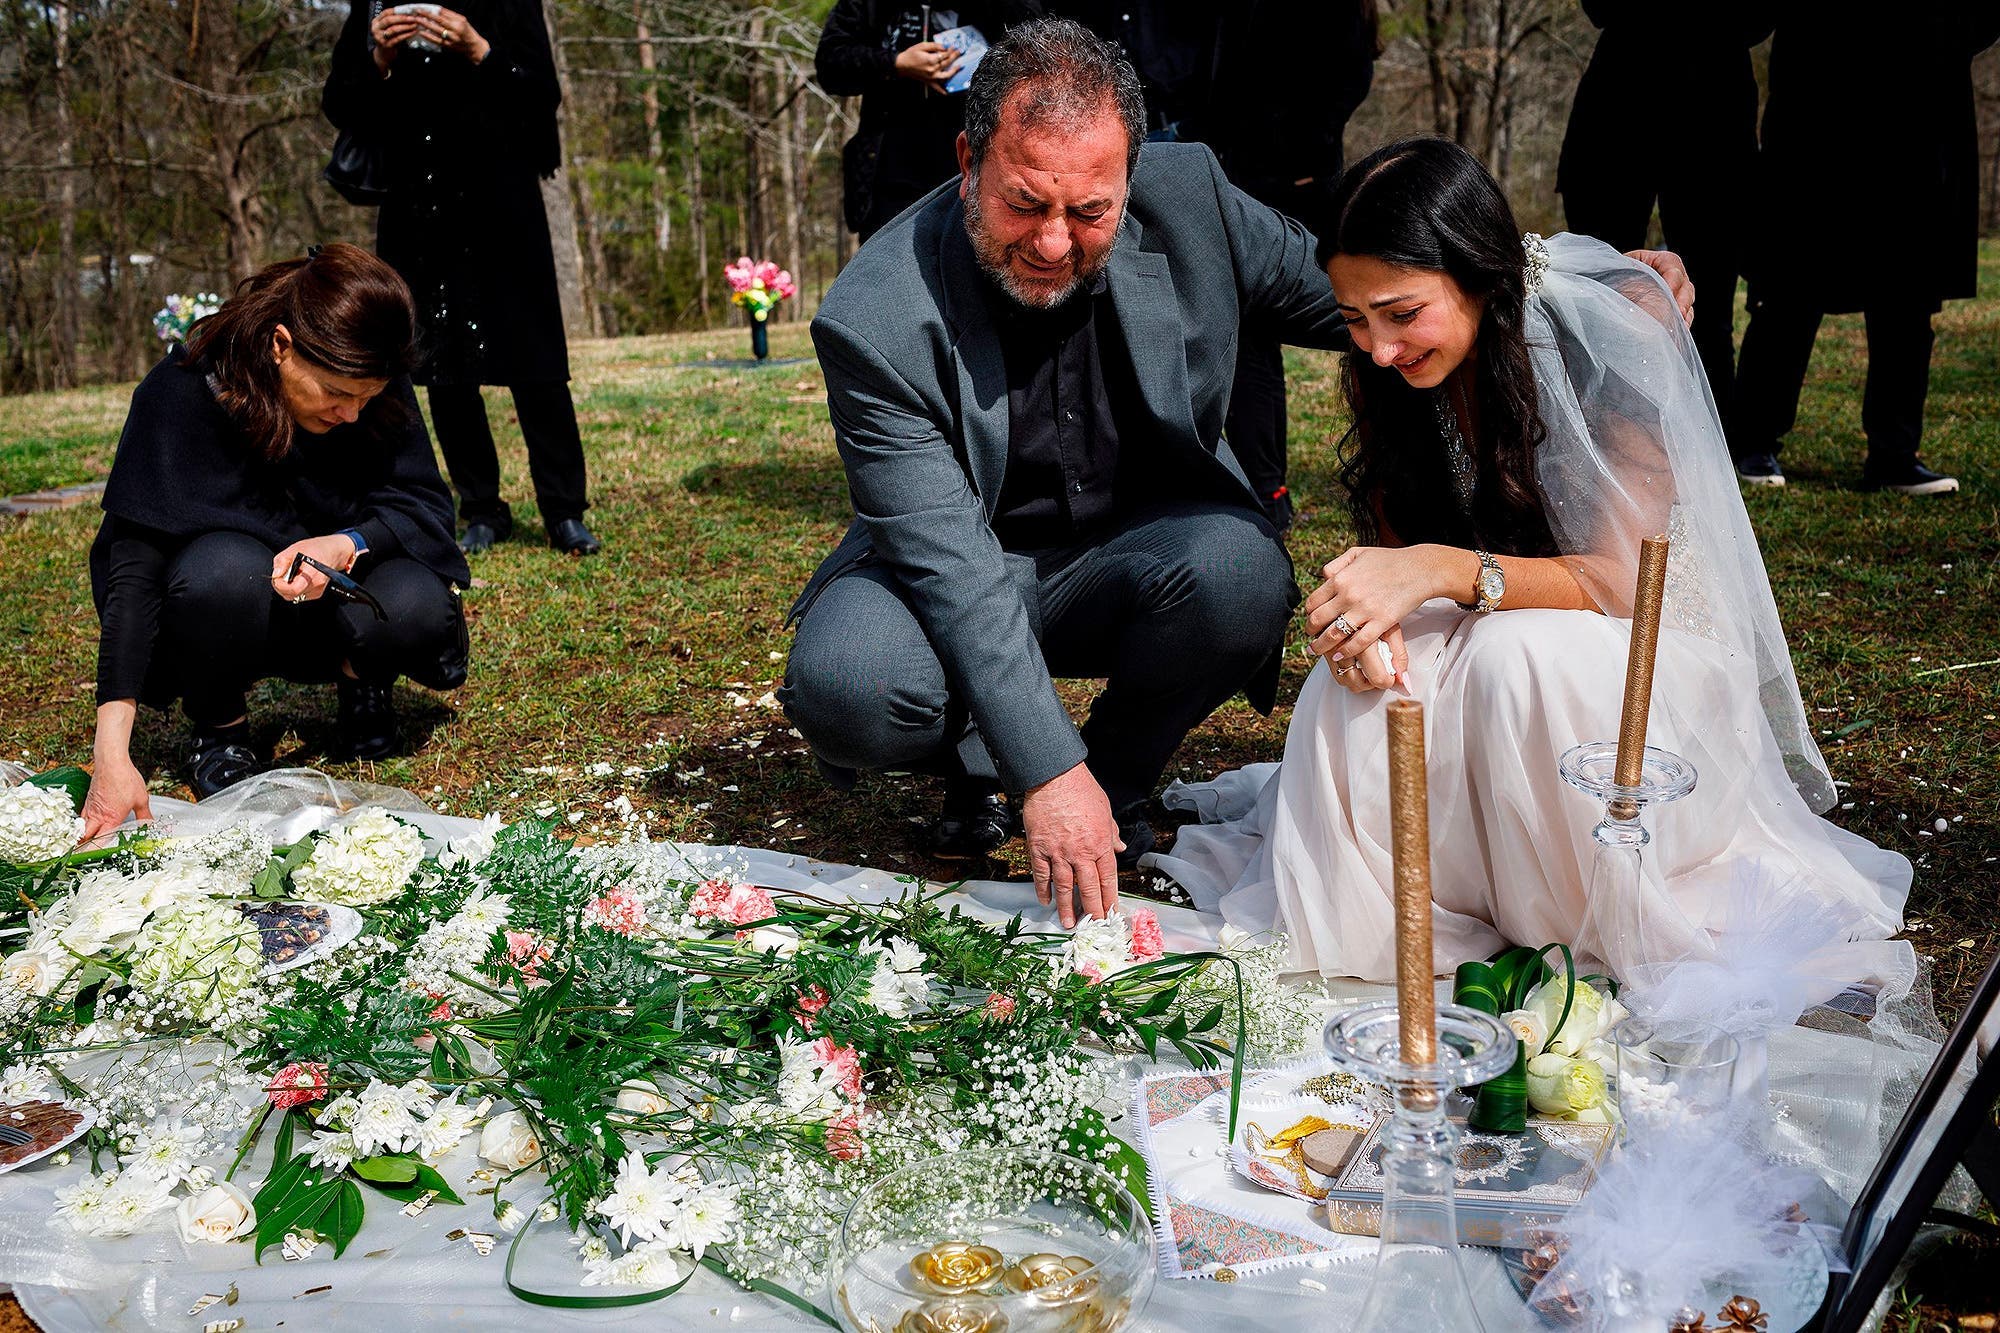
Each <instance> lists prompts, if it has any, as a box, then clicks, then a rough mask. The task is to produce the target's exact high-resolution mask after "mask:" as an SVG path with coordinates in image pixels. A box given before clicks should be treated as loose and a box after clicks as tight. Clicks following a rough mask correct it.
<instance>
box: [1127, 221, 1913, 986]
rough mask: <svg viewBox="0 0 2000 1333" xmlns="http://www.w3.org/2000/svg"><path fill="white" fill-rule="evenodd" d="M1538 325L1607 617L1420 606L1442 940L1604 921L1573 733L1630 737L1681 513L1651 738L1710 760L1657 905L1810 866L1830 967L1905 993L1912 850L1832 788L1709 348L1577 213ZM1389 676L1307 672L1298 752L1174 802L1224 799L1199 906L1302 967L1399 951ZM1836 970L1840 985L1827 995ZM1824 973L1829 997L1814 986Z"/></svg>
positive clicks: (1472, 943) (1699, 907) (1188, 851)
mask: <svg viewBox="0 0 2000 1333" xmlns="http://www.w3.org/2000/svg"><path fill="white" fill-rule="evenodd" d="M1547 245H1548V248H1549V253H1550V258H1551V263H1550V265H1549V268H1548V271H1547V273H1546V275H1545V277H1544V280H1543V285H1542V289H1541V292H1540V293H1539V295H1538V296H1535V297H1531V298H1530V301H1529V319H1528V324H1529V330H1530V340H1531V343H1532V344H1533V346H1534V359H1535V367H1536V375H1537V384H1538V387H1539V389H1540V391H1541V396H1542V411H1543V414H1544V417H1545V419H1546V420H1547V422H1548V424H1549V431H1550V433H1549V438H1548V441H1547V443H1546V444H1545V445H1544V446H1543V447H1542V450H1541V451H1540V453H1539V454H1538V467H1539V475H1538V482H1539V485H1540V488H1541V490H1542V493H1543V498H1544V500H1545V503H1546V506H1547V511H1548V513H1549V516H1550V520H1551V524H1552V526H1553V527H1554V529H1555V532H1556V536H1557V539H1558V541H1559V543H1560V544H1561V547H1562V550H1563V551H1564V553H1565V558H1566V559H1567V560H1568V561H1569V563H1570V565H1571V568H1572V569H1573V570H1575V572H1576V573H1577V576H1578V577H1579V579H1580V580H1581V581H1582V582H1583V583H1584V585H1585V587H1586V588H1587V589H1588V590H1589V591H1590V592H1591V594H1592V596H1593V597H1594V598H1595V599H1596V600H1597V602H1598V603H1599V605H1601V606H1603V607H1605V608H1606V610H1607V611H1608V612H1610V613H1611V614H1598V613H1595V612H1583V611H1552V610H1538V609H1520V610H1504V609H1503V610H1501V611H1497V612H1494V613H1491V614H1485V615H1480V614H1475V613H1473V612H1469V611H1466V610H1463V609H1462V608H1460V607H1458V606H1457V605H1456V604H1454V603H1452V602H1449V601H1437V602H1431V603H1428V604H1426V605H1425V606H1423V607H1421V608H1420V609H1419V610H1418V611H1417V612H1416V613H1415V614H1414V615H1412V616H1411V618H1410V619H1409V620H1408V621H1406V622H1405V625H1404V631H1405V642H1406V645H1407V647H1408V649H1409V656H1410V680H1411V684H1412V688H1413V690H1414V692H1415V694H1416V696H1417V697H1418V698H1419V699H1421V700H1423V702H1424V705H1425V717H1424V725H1425V739H1426V746H1427V752H1428V757H1429V776H1430V813H1431V830H1432V843H1433V849H1432V866H1431V874H1432V883H1433V890H1434V896H1435V899H1436V904H1437V908H1436V914H1435V922H1434V925H1435V938H1436V945H1437V965H1438V968H1439V971H1440V972H1448V971H1450V969H1452V968H1453V967H1455V966H1456V965H1457V964H1459V963H1461V962H1464V961H1467V960H1469V959H1476V958H1483V957H1486V956H1488V955H1490V954H1492V953H1493V952H1494V951H1495V950H1497V949H1499V948H1501V947H1504V946H1505V945H1507V944H1532V945H1540V944H1545V943H1548V942H1550V941H1557V940H1560V941H1563V942H1566V943H1572V944H1582V945H1585V946H1586V947H1587V945H1588V941H1585V940H1583V939H1582V936H1583V934H1584V933H1585V924H1586V922H1585V912H1584V904H1585V898H1586V890H1587V888H1588V885H1589V880H1590V874H1591V867H1592V863H1593V856H1594V852H1595V850H1596V849H1595V844H1594V843H1593V841H1592V839H1591V836H1590V830H1591V829H1592V828H1593V827H1594V826H1595V825H1596V823H1597V822H1598V820H1599V819H1600V818H1601V817H1602V815H1603V810H1602V807H1601V806H1600V805H1598V804H1597V803H1595V802H1594V801H1593V800H1592V799H1591V798H1589V797H1587V796H1585V795H1583V794H1582V793H1580V792H1577V791H1574V790H1572V789H1571V788H1569V787H1568V786H1567V785H1565V784H1564V783H1563V781H1562V780H1561V778H1560V777H1559V775H1558V773H1557V761H1558V760H1559V759H1560V757H1561V756H1562V754H1563V752H1564V751H1565V750H1567V749H1569V748H1570V747H1571V746H1573V745H1576V744H1579V743H1581V742H1584V741H1600V740H1610V739H1614V738H1615V737H1616V736H1617V735H1618V723H1619V710H1620V705H1621V696H1622V689H1623V682H1624V673H1625V658H1626V653H1627V647H1628V644H1629V641H1630V632H1631V630H1630V621H1629V620H1628V619H1622V618H1620V617H1621V616H1623V615H1627V614H1629V607H1630V602H1631V597H1632V588H1633V585H1634V583H1635V581H1636V571H1637V550H1638V544H1639V540H1640V538H1641V537H1643V536H1645V535H1647V534H1649V533H1656V532H1668V533H1669V535H1670V536H1671V538H1672V539H1673V554H1672V557H1671V558H1670V561H1669V575H1668V598H1667V616H1666V620H1667V623H1666V626H1665V627H1664V628H1663V630H1662V633H1661V638H1660V649H1659V659H1658V669H1657V673H1656V676H1655V681H1654V693H1653V700H1652V708H1651V712H1650V715H1649V724H1648V735H1647V739H1648V741H1649V742H1650V743H1651V744H1654V745H1658V746H1663V747H1665V748H1666V749H1669V750H1672V751H1673V752H1675V753H1677V754H1679V755H1681V756H1682V757H1683V758H1685V759H1687V760H1689V761H1691V762H1692V763H1693V764H1694V766H1695V768H1696V769H1697V771H1698V772H1699V774H1700V780H1699V784H1698V786H1697V787H1696V790H1695V791H1694V793H1693V794H1692V795H1690V796H1688V797H1687V798H1686V799H1684V800H1682V801H1680V802H1678V803H1676V804H1672V805H1665V806H1661V807H1658V808H1656V809H1654V810H1653V811H1650V812H1649V813H1648V815H1647V822H1648V825H1649V827H1650V828H1651V829H1652V830H1653V833H1654V838H1653V842H1652V845H1651V846H1650V847H1648V848H1647V851H1646V856H1645V859H1644V870H1643V882H1642V884H1641V886H1640V895H1641V903H1640V908H1641V910H1642V911H1643V913H1644V917H1645V930H1646V938H1647V939H1648V940H1649V941H1651V944H1650V945H1649V947H1650V948H1652V949H1655V950H1657V953H1658V957H1659V959H1660V960H1661V961H1667V960H1670V959H1682V958H1690V957H1700V956H1702V955H1703V953H1704V951H1705V950H1706V949H1707V948H1708V947H1709V942H1710V941H1712V940H1713V939H1714V938H1715V936H1716V935H1717V934H1719V933H1720V932H1721V931H1723V930H1724V929H1725V928H1726V927H1727V925H1728V917H1729V911H1730V907H1729V904H1730V903H1731V901H1732V893H1731V885H1732V883H1733V882H1734V881H1735V880H1737V879H1739V878H1740V877H1741V876H1742V875H1743V874H1744V873H1745V872H1746V869H1748V868H1752V867H1755V868H1756V870H1757V873H1759V874H1760V875H1762V876H1764V877H1765V878H1767V879H1769V880H1770V881H1771V882H1774V883H1787V882H1792V881H1797V882H1799V883H1802V884H1804V885H1806V886H1809V888H1808V891H1809V892H1811V893H1812V894H1814V895H1816V896H1817V898H1818V899H1819V901H1820V902H1821V903H1823V904H1824V906H1825V909H1826V911H1827V912H1828V913H1831V914H1833V915H1834V917H1835V919H1836V920H1838V921H1840V922H1842V923H1843V931H1842V933H1843V934H1844V935H1845V936H1846V937H1847V939H1848V941H1849V943H1848V944H1847V945H1845V946H1844V947H1842V948H1841V949H1839V950H1837V951H1836V954H1837V956H1836V957H1834V958H1832V959H1831V960H1823V961H1824V965H1825V967H1826V968H1827V971H1828V973H1829V976H1830V980H1831V981H1832V982H1834V983H1838V984H1833V985H1832V990H1838V989H1840V986H1841V985H1842V984H1846V983H1848V982H1853V981H1861V980H1868V981H1872V982H1873V983H1874V984H1875V985H1876V986H1877V987H1878V989H1880V990H1881V991H1883V992H1884V993H1889V994H1900V993H1901V992H1902V991H1903V990H1904V989H1906V988H1907V986H1908V984H1909V980H1910V978H1911V977H1913V976H1914V970H1915V960H1914V955H1913V951H1912V950H1911V948H1910V946H1909V945H1908V944H1906V943H1897V942H1891V941H1888V940H1887V938H1886V937H1887V936H1889V935H1892V934H1894V933H1895V932H1896V931H1897V930H1899V929H1900V928H1901V924H1902V910H1903V903H1904V900H1905V899H1906V898H1907V896H1908V893H1909V887H1910V878H1911V871H1910V865H1909V862H1908V861H1907V860H1905V859H1904V858H1903V857H1902V856H1900V855H1897V854H1896V853H1893V852H1888V851H1884V850H1882V849H1880V848H1877V847H1875V846H1874V845H1873V844H1871V843H1868V842H1866V841H1865V840H1863V839H1861V838H1858V837H1855V836H1854V835H1852V834H1849V833H1846V832H1844V831H1842V830H1840V829H1838V828H1836V827H1834V826H1833V825H1831V824H1828V823H1826V822H1825V821H1824V820H1821V819H1820V818H1818V816H1817V815H1816V814H1815V811H1816V810H1819V809H1824V808H1825V807H1826V805H1827V804H1828V803H1829V802H1830V801H1831V798H1832V795H1833V792H1834V788H1833V783H1832V779H1831V778H1830V777H1829V776H1828V775H1827V772H1826V768H1825V765H1824V762H1823V760H1822V759H1821V758H1820V755H1819V752H1818V750H1817V748H1816V747H1815V746H1814V745H1813V743H1812V739H1811V737H1810V735H1809V734H1808V733H1807V730H1806V723H1805V713H1804V708H1803V705H1802V704H1801V702H1800V699H1799V693H1798V685H1797V682H1796V680H1795V678H1794V677H1793V674H1792V669H1791V662H1790V658H1789V656H1788V655H1787V652H1786V649H1785V646H1784V636H1783V631H1782V629H1781V627H1780V626H1779V623H1778V617H1777V610H1776V606H1775V604H1774V603H1773V601H1772V597H1771V591H1770V586H1769V583H1768V581H1767V579H1766V577H1765V574H1764V567H1763V560H1762V557H1761V555H1760V554H1759V552H1758V549H1757V544H1756V539H1755V537H1754V536H1753V534H1752V533H1751V530H1750V524H1749V519H1748V517H1747V515H1746V514H1745V512H1744V508H1743V502H1742V498H1741V496H1740V494H1739V493H1738V490H1737V487H1736V482H1735V475H1734V470H1733V469H1732V468H1731V466H1730V464H1729V459H1728V454H1727V451H1726V450H1725V448H1724V446H1723V441H1722V434H1721V429H1720V426H1719V425H1718V424H1717V420H1716V416H1715V409H1714V404H1713V402H1712V401H1711V400H1710V398H1709V396H1708V389H1707V385H1706V381H1705V379H1704V378H1703V376H1702V374H1701V368H1700V363H1699V361H1698V359H1697V358H1696V357H1695V355H1694V350H1693V347H1692V345H1691V344H1690V343H1689V341H1688V339H1687V335H1686V331H1685V330H1684V329H1683V328H1682V326H1681V324H1680V321H1679V318H1678V315H1677V312H1676V311H1675V308H1674V305H1673V302H1672V300H1671V299H1670V297H1669V296H1668V295H1667V293H1666V290H1665V288H1664V287H1663V286H1662V285H1661V283H1660V281H1659V279H1658V278H1657V276H1655V275H1654V274H1653V272H1652V271H1651V270H1650V269H1647V268H1645V267H1643V266H1641V265H1638V264H1635V263H1633V262H1631V261H1629V260H1626V259H1624V258H1623V257H1621V256H1619V255H1617V254H1615V253H1614V252H1613V251H1612V250H1611V249H1610V248H1609V247H1607V246H1604V245H1602V244H1601V243H1599V242H1596V241H1592V240H1589V239H1588V238H1584V237H1576V236H1567V235H1564V236H1556V237H1553V238H1551V239H1550V240H1549V241H1548V242H1547ZM1388 698H1389V696H1388V695H1385V694H1382V693H1366V694H1360V695H1355V694H1350V693H1349V692H1348V691H1347V690H1345V689H1342V688H1340V687H1338V686H1337V685H1335V684H1334V683H1333V681H1332V679H1331V677H1330V676H1329V674H1328V671H1327V668H1326V666H1325V664H1324V663H1322V664H1320V665H1318V666H1316V667H1315V668H1314V669H1313V671H1312V673H1311V675H1310V676H1308V678H1307V680H1306V684H1305V688H1304V690H1303V691H1302V693H1301V694H1300V697H1299V701H1298V704H1297V707H1296V709H1295V711H1294V713H1293V716H1292V723H1291V730H1290V734H1289V735H1288V737H1287V740H1286V745H1285V756H1284V762H1283V764H1282V765H1278V766H1273V765H1257V766H1252V767H1250V768H1246V769H1243V770H1240V771H1238V772H1235V773H1229V774H1225V775H1223V776H1222V777H1220V778H1218V779H1216V780H1215V781H1214V782H1212V783H1207V784H1202V785H1201V786H1199V787H1186V786H1183V785H1182V784H1178V783H1177V784H1175V786H1174V787H1173V788H1170V789H1169V791H1168V795H1167V800H1168V804H1169V805H1173V806H1179V807H1180V808H1184V809H1191V810H1195V811H1197V812H1198V813H1199V814H1200V816H1201V818H1202V819H1203V820H1204V821H1205V822H1204V824H1203V825H1201V826H1190V827H1188V828H1185V829H1183V830H1182V831H1181V832H1180V835H1179V837H1178V839H1177V841H1176V843H1175V845H1174V848H1173V852H1172V854H1171V855H1156V856H1154V857H1153V858H1150V860H1151V863H1152V864H1153V865H1155V866H1156V867H1157V868H1158V869H1160V870H1163V871H1165V872H1166V873H1168V874H1170V875H1171V876H1173V878H1174V879H1176V880H1178V881H1179V882H1180V883H1181V884H1182V885H1183V886H1184V887H1185V888H1186V889H1187V890H1188V891H1189V892H1190V893H1191V894H1192V896H1193V898H1194V901H1195V904H1196V905H1197V906H1198V907H1200V908H1201V909H1203V910H1205V911H1218V912H1220V913H1221V915H1222V916H1223V917H1224V918H1225V919H1227V920H1228V921H1230V922H1231V923H1233V924H1235V925H1238V926H1241V927H1242V928H1244V929H1247V930H1253V931H1260V930H1270V929H1274V928H1276V929H1283V930H1285V931H1287V932H1288V933H1289V934H1290V936H1291V938H1292V946H1293V949H1294V956H1295V961H1296V963H1297V965H1298V966H1300V967H1301V968H1307V969H1316V970H1318V971H1319V972H1321V973H1323V974H1325V975H1328V976H1353V977H1361V978H1365V979H1370V980H1386V979H1388V978H1390V977H1392V976H1393V975H1394V972H1395V950H1394V931H1393V928H1392V924H1391V922H1392V918H1391V913H1390V885H1391V882H1392V880H1391V864H1390V848H1389V799H1388V771H1387V757H1386V750H1385V745H1386V724H1385V720H1384V718H1383V716H1382V710H1383V708H1384V706H1385V704H1386V703H1387V700H1388ZM1829 993H1831V992H1829ZM1826 998H1828V997H1827V996H1826V995H1813V996H1811V997H1810V1001H1812V1002H1817V1001H1822V1000H1824V999H1826Z"/></svg>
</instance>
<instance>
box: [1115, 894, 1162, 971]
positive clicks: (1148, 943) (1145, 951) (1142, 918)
mask: <svg viewBox="0 0 2000 1333" xmlns="http://www.w3.org/2000/svg"><path fill="white" fill-rule="evenodd" d="M1125 919H1126V921H1127V922H1129V923H1130V924H1131V927H1132V961H1133V962H1135V963H1150V962H1152V961H1153V960H1154V959H1155V958H1160V957H1163V956H1164V955H1165V954H1166V952H1167V942H1166V940H1165V939H1164V938H1163V937H1162V936H1161V935H1160V918H1159V916H1158V915H1157V914H1156V913H1155V912H1154V911H1153V909H1152V908H1150V907H1141V908H1138V909H1136V910H1134V911H1130V912H1127V913H1126V914H1125Z"/></svg>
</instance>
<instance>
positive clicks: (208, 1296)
mask: <svg viewBox="0 0 2000 1333" xmlns="http://www.w3.org/2000/svg"><path fill="white" fill-rule="evenodd" d="M220 1304H222V1293H221V1292H216V1291H211V1292H205V1293H203V1295H202V1297H201V1299H199V1300H197V1301H196V1302H195V1303H194V1304H193V1305H190V1306H189V1307H188V1313H189V1314H191V1315H195V1314H200V1313H201V1312H202V1311H203V1310H206V1309H207V1308H208V1307H209V1306H211V1305H220Z"/></svg>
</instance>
